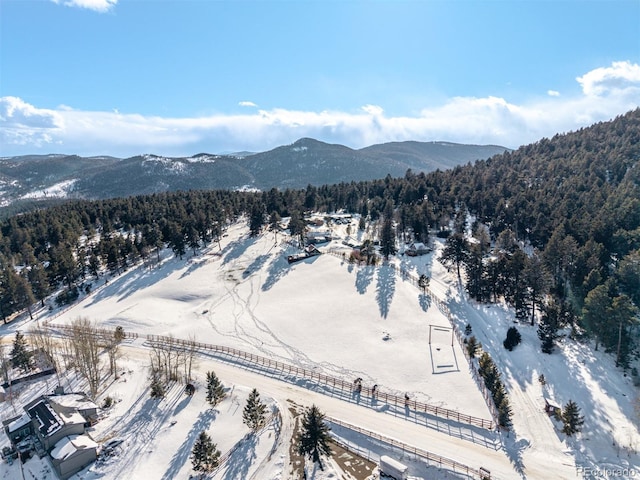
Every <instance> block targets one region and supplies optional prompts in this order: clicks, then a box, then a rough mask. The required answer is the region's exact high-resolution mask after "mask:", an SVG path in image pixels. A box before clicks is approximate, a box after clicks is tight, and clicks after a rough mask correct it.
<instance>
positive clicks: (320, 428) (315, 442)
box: [298, 405, 331, 470]
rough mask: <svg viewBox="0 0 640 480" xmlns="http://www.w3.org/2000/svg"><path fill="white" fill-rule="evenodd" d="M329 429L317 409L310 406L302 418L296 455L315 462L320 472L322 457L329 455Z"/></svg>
mask: <svg viewBox="0 0 640 480" xmlns="http://www.w3.org/2000/svg"><path fill="white" fill-rule="evenodd" d="M330 430H331V429H330V428H329V426H328V425H327V424H326V423H325V421H324V414H323V413H322V412H320V410H319V409H318V407H316V406H315V405H312V406H311V408H310V409H309V410H307V411H306V412H305V414H304V417H303V418H302V432H301V433H300V440H299V442H298V453H299V454H300V455H302V456H308V457H309V458H311V460H312V461H313V462H317V463H318V465H319V466H320V470H323V467H322V462H321V460H320V458H321V457H323V456H329V455H331V447H330V446H329V441H330V439H331V437H330V436H329V431H330Z"/></svg>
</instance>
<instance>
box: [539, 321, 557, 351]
mask: <svg viewBox="0 0 640 480" xmlns="http://www.w3.org/2000/svg"><path fill="white" fill-rule="evenodd" d="M555 334H556V329H554V328H553V326H552V325H551V324H550V323H549V322H548V321H546V320H545V317H542V319H541V320H540V324H539V325H538V338H539V339H540V342H541V347H542V352H543V353H549V354H551V353H553V347H554V344H553V340H554V338H555Z"/></svg>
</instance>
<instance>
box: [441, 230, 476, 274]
mask: <svg viewBox="0 0 640 480" xmlns="http://www.w3.org/2000/svg"><path fill="white" fill-rule="evenodd" d="M468 255H469V244H468V243H467V241H466V240H465V238H464V236H463V235H462V234H461V233H454V234H453V235H451V236H450V237H449V238H447V241H446V242H445V246H444V249H443V250H442V255H441V257H440V260H441V261H442V263H444V264H445V265H455V266H456V269H457V272H458V278H460V265H461V264H462V263H464V262H465V261H466V260H467V256H468Z"/></svg>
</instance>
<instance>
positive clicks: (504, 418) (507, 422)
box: [498, 396, 513, 428]
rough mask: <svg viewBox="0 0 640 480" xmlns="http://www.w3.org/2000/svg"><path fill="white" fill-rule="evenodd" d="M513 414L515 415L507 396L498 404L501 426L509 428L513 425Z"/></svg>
mask: <svg viewBox="0 0 640 480" xmlns="http://www.w3.org/2000/svg"><path fill="white" fill-rule="evenodd" d="M512 415H513V412H512V410H511V405H510V403H509V399H508V398H507V397H506V396H505V397H504V398H503V399H502V401H501V402H500V405H498V424H499V425H500V426H501V427H504V428H509V427H510V426H511V425H512V423H511V416H512Z"/></svg>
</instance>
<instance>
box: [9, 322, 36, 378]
mask: <svg viewBox="0 0 640 480" xmlns="http://www.w3.org/2000/svg"><path fill="white" fill-rule="evenodd" d="M10 356H11V365H12V366H13V367H14V368H19V369H20V370H22V371H23V372H25V373H26V372H28V371H29V370H31V369H32V368H33V352H31V351H30V350H29V349H28V348H27V339H26V338H25V336H24V335H23V334H22V333H21V332H20V331H17V332H16V337H15V339H14V340H13V349H12V350H11V355H10Z"/></svg>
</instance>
